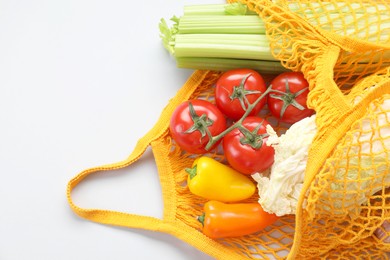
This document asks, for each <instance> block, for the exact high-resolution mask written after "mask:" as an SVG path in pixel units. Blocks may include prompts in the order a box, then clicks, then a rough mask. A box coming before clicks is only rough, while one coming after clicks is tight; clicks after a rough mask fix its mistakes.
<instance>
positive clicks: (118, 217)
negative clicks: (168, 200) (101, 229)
mask: <svg viewBox="0 0 390 260" xmlns="http://www.w3.org/2000/svg"><path fill="white" fill-rule="evenodd" d="M207 73H208V71H195V72H194V73H193V75H192V76H191V77H190V78H189V79H188V80H187V82H186V83H185V84H184V85H183V87H182V88H180V90H179V91H178V92H177V93H176V96H175V98H173V99H172V100H171V101H170V102H169V104H168V106H167V107H166V108H165V109H164V110H163V112H162V115H161V116H160V118H159V120H158V121H157V123H156V124H155V125H154V127H153V128H152V129H151V130H150V131H149V132H148V133H147V134H146V135H145V136H143V137H142V138H141V139H139V140H138V142H137V144H136V146H135V148H134V150H133V152H132V153H131V154H130V156H129V157H128V158H127V159H125V160H123V161H120V162H117V163H113V164H107V165H103V166H98V167H93V168H89V169H86V170H84V171H82V172H80V173H79V174H77V175H76V176H75V177H73V178H72V179H71V180H70V181H69V182H68V185H67V190H66V195H67V199H68V203H69V206H70V207H71V209H72V210H73V211H74V212H75V213H76V214H77V215H78V216H80V217H82V218H84V219H87V220H90V221H94V222H98V223H102V224H108V225H113V226H124V227H130V228H140V229H148V230H154V231H158V230H160V231H162V230H167V229H168V226H166V225H165V224H167V223H166V222H165V221H164V220H165V219H164V218H163V219H159V218H155V217H149V216H143V215H137V214H130V213H125V212H119V211H112V210H104V209H87V208H81V207H79V206H77V205H76V204H75V203H74V202H73V199H72V194H71V193H72V190H73V189H74V188H75V187H76V186H77V185H78V184H79V183H80V182H82V181H83V180H84V179H85V178H86V177H87V176H89V175H92V174H94V173H97V172H100V171H110V170H117V169H121V168H124V167H127V166H129V165H131V164H133V163H134V162H136V161H138V159H139V158H140V157H141V156H142V155H143V154H144V152H145V151H146V149H147V148H148V147H149V146H150V145H151V144H152V143H153V142H154V141H155V140H157V139H159V138H160V137H161V136H162V135H164V134H165V133H166V131H167V130H168V125H169V119H170V117H171V114H172V113H173V111H174V109H175V108H176V107H177V105H178V104H179V102H181V101H182V100H187V99H188V98H189V97H190V96H191V95H192V94H193V93H194V91H195V90H196V88H197V87H198V86H199V84H201V82H202V81H203V80H204V78H205V77H206V75H207ZM152 147H153V145H152ZM164 202H165V200H164Z"/></svg>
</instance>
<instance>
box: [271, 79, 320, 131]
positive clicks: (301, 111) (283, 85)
mask: <svg viewBox="0 0 390 260" xmlns="http://www.w3.org/2000/svg"><path fill="white" fill-rule="evenodd" d="M271 88H272V89H275V90H277V91H279V93H277V92H271V93H270V94H269V95H268V99H267V100H268V101H267V104H268V108H269V110H270V112H271V114H272V115H273V116H275V117H276V118H277V119H279V120H280V121H282V122H285V123H289V124H293V123H295V122H298V121H299V120H301V119H303V118H305V117H308V116H311V115H312V114H313V113H314V110H312V109H309V108H308V107H307V104H306V102H307V95H308V93H309V83H308V82H307V80H306V79H305V78H304V76H303V74H302V73H300V72H284V73H282V74H280V75H278V76H277V77H276V78H274V79H273V80H272V81H271Z"/></svg>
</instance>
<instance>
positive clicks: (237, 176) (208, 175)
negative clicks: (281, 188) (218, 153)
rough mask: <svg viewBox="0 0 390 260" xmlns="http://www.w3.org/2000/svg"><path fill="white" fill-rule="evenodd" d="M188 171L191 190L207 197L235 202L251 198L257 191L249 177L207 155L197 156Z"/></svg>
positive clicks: (188, 182) (188, 183)
mask: <svg viewBox="0 0 390 260" xmlns="http://www.w3.org/2000/svg"><path fill="white" fill-rule="evenodd" d="M186 172H187V173H188V180H187V185H188V187H189V189H190V191H191V192H192V193H193V194H195V195H197V196H200V197H202V198H205V199H209V200H217V201H221V202H235V201H241V200H244V199H247V198H250V197H251V196H252V195H253V194H254V193H255V191H256V185H255V183H254V182H253V181H252V180H251V179H249V177H247V176H245V175H243V174H242V173H240V172H238V171H236V170H234V169H232V168H230V167H229V166H227V165H225V164H223V163H220V162H218V161H217V160H215V159H213V158H210V157H207V156H202V157H199V158H197V159H196V160H195V161H194V163H193V164H192V168H187V169H186Z"/></svg>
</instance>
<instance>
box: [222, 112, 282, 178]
mask: <svg viewBox="0 0 390 260" xmlns="http://www.w3.org/2000/svg"><path fill="white" fill-rule="evenodd" d="M268 124H269V123H268V122H267V121H266V120H265V119H263V118H261V117H258V116H248V117H247V118H245V119H244V120H243V121H242V126H243V129H242V128H235V129H234V130H233V131H231V132H229V133H228V134H227V135H225V136H224V138H223V143H222V144H223V150H224V153H225V157H226V159H227V161H228V163H229V164H230V166H231V167H232V168H234V169H235V170H237V171H239V172H241V173H243V174H247V175H249V174H253V173H255V172H263V171H265V170H266V169H268V168H269V167H270V166H271V165H272V164H273V162H274V155H275V150H274V148H273V147H272V146H267V145H266V142H267V140H268V134H267V132H266V126H267V125H268Z"/></svg>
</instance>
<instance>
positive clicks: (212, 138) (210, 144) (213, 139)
mask: <svg viewBox="0 0 390 260" xmlns="http://www.w3.org/2000/svg"><path fill="white" fill-rule="evenodd" d="M273 91H274V90H273V89H272V88H271V87H269V88H267V90H266V91H264V93H262V94H261V96H260V97H258V98H257V99H256V101H255V102H253V103H252V104H249V105H248V107H247V110H246V111H245V113H244V115H243V116H242V117H241V118H240V119H239V120H238V121H236V122H235V123H234V124H232V125H231V126H230V127H228V128H227V129H225V131H223V132H221V133H220V134H218V135H216V136H211V134H210V132H209V130H208V129H207V130H206V132H208V136H209V142H208V143H207V145H206V148H205V149H206V150H207V151H208V150H209V149H210V148H211V147H213V145H214V144H215V143H217V142H218V141H219V140H221V139H222V138H223V137H224V136H225V135H227V134H228V133H230V132H231V131H233V130H234V129H236V128H239V127H240V128H242V127H243V125H242V122H243V121H244V119H245V118H247V117H248V115H249V114H250V113H251V112H252V110H253V109H254V108H255V107H256V105H257V104H258V103H259V102H260V101H261V100H262V99H263V98H265V97H266V96H267V95H268V94H269V93H270V92H273Z"/></svg>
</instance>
